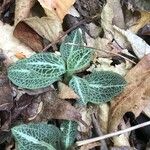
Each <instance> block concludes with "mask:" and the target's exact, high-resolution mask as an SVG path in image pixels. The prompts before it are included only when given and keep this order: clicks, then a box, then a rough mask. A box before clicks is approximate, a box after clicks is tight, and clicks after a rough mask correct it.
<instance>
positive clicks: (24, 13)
mask: <svg viewBox="0 0 150 150" xmlns="http://www.w3.org/2000/svg"><path fill="white" fill-rule="evenodd" d="M34 3H35V0H29V1H26V0H16V8H15V24H17V23H18V22H19V21H21V20H23V19H25V18H27V17H29V14H30V9H31V8H32V6H33V5H34Z"/></svg>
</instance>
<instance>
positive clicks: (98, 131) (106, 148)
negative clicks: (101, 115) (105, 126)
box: [92, 114, 108, 150]
mask: <svg viewBox="0 0 150 150" xmlns="http://www.w3.org/2000/svg"><path fill="white" fill-rule="evenodd" d="M92 121H93V125H94V127H95V130H96V132H97V134H98V135H99V136H103V133H102V131H101V129H100V126H99V125H98V122H97V120H96V118H95V116H94V114H92ZM100 149H101V150H108V147H107V144H106V142H105V140H102V141H101V148H100Z"/></svg>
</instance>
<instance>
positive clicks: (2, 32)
mask: <svg viewBox="0 0 150 150" xmlns="http://www.w3.org/2000/svg"><path fill="white" fill-rule="evenodd" d="M13 30H14V27H13V26H10V25H8V24H5V25H4V24H3V23H2V22H1V21H0V37H3V38H1V40H0V48H1V49H2V50H3V54H4V55H5V56H6V63H7V64H11V63H13V62H15V61H17V60H18V58H17V57H16V56H15V55H16V53H22V54H23V55H25V57H30V56H31V55H33V54H35V52H33V51H32V50H31V49H30V48H29V47H27V46H25V45H24V44H22V43H21V42H20V41H19V40H18V39H16V38H15V37H14V36H13Z"/></svg>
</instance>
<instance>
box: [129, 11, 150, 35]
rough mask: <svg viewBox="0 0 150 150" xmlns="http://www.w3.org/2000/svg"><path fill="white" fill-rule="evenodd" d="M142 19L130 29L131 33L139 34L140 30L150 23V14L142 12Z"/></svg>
mask: <svg viewBox="0 0 150 150" xmlns="http://www.w3.org/2000/svg"><path fill="white" fill-rule="evenodd" d="M140 13H141V17H140V19H139V20H137V22H135V25H133V26H132V27H131V28H130V31H132V32H134V33H137V32H138V30H139V29H141V28H143V27H144V26H145V25H146V24H148V23H150V12H146V11H140Z"/></svg>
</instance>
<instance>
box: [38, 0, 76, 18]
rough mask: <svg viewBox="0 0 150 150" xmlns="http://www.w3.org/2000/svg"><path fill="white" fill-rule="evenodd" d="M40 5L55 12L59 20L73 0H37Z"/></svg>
mask: <svg viewBox="0 0 150 150" xmlns="http://www.w3.org/2000/svg"><path fill="white" fill-rule="evenodd" d="M38 1H39V2H40V4H41V5H42V7H44V8H46V9H48V10H50V11H52V12H55V13H56V14H57V16H58V17H59V18H60V20H63V18H64V16H65V15H66V14H67V13H68V11H69V9H70V7H71V6H72V5H73V4H74V3H75V0H47V1H45V0H38Z"/></svg>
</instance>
